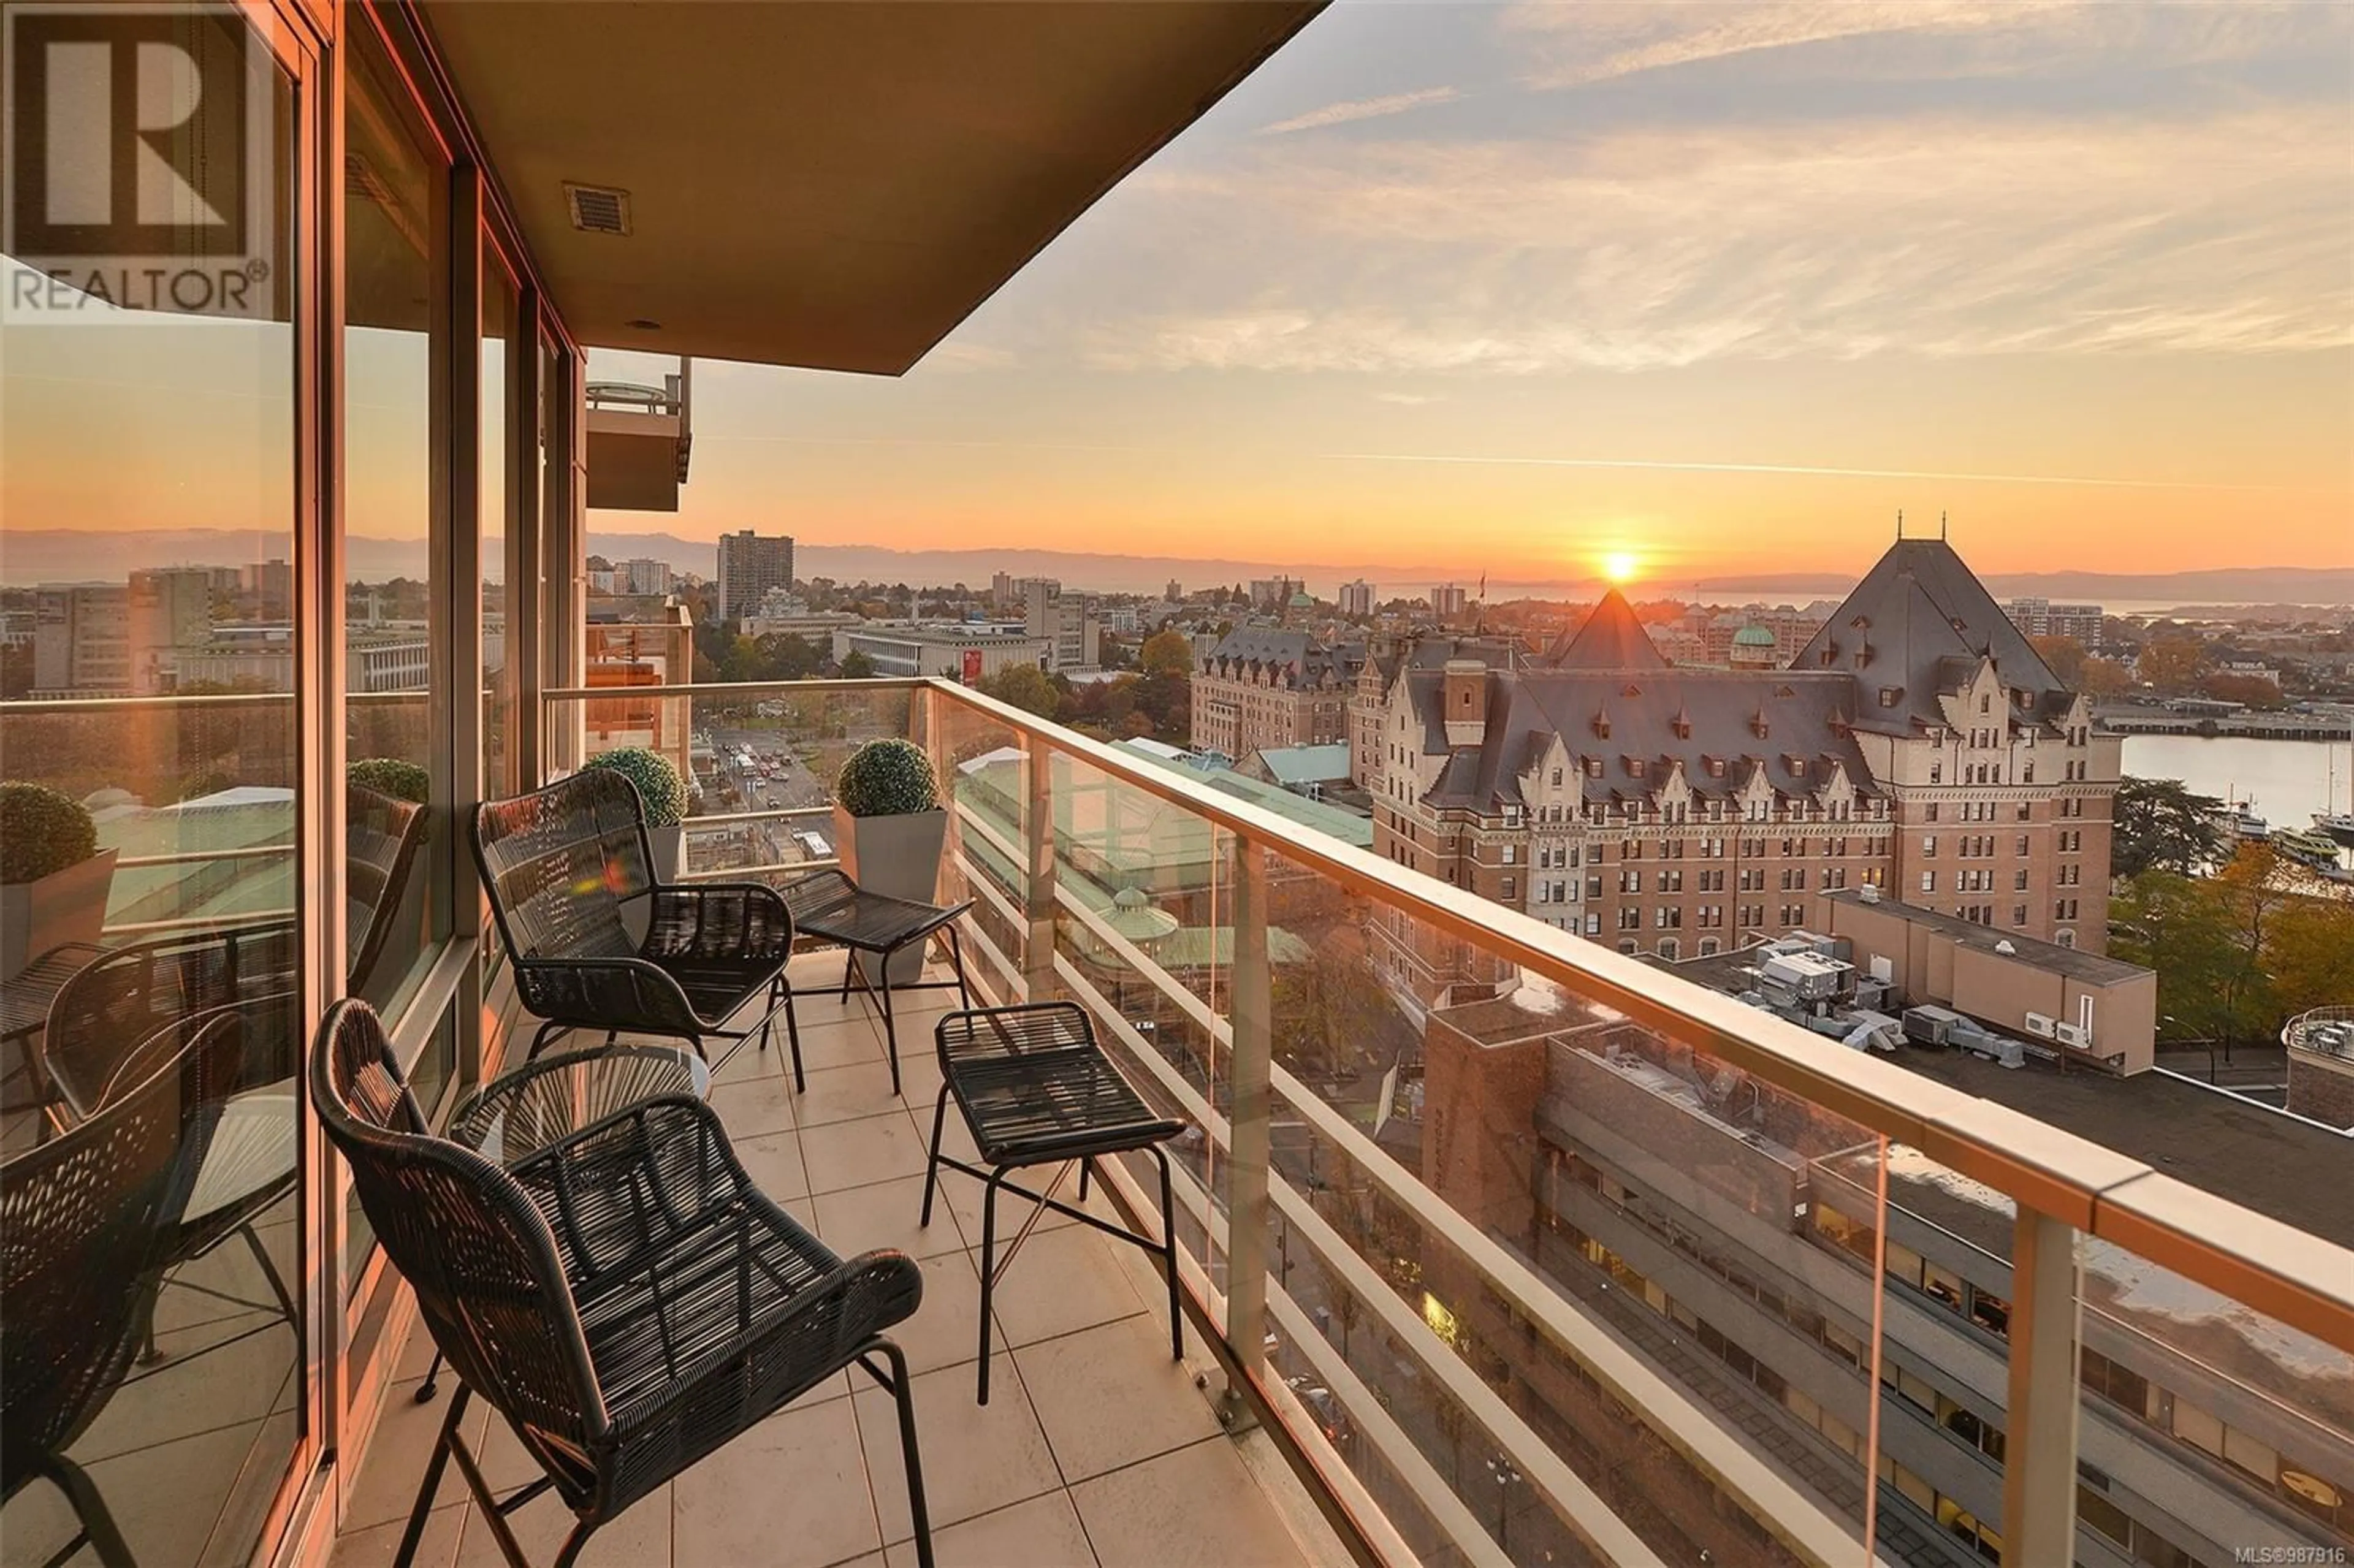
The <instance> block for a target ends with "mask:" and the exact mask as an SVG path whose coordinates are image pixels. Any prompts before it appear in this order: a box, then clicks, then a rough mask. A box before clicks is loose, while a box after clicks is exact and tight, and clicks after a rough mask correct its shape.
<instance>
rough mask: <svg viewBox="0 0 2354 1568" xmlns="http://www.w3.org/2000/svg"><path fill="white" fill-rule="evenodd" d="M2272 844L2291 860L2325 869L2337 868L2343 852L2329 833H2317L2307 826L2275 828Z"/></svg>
mask: <svg viewBox="0 0 2354 1568" xmlns="http://www.w3.org/2000/svg"><path fill="white" fill-rule="evenodd" d="M2272 846H2273V848H2274V849H2276V850H2278V851H2279V852H2280V853H2283V854H2285V855H2286V856H2288V858H2289V859H2291V860H2296V861H2302V862H2304V863H2306V864H2307V865H2311V866H2318V867H2321V868H2323V869H2325V870H2327V869H2333V868H2335V867H2336V866H2337V864H2338V856H2339V855H2340V854H2341V853H2343V852H2342V851H2341V850H2340V849H2339V848H2338V841H2337V840H2336V839H2333V838H2331V837H2330V836H2329V835H2328V834H2327V833H2317V832H2312V831H2311V830H2309V829H2306V828H2280V829H2276V830H2274V833H2273V836H2272Z"/></svg>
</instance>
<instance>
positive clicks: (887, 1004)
mask: <svg viewBox="0 0 2354 1568" xmlns="http://www.w3.org/2000/svg"><path fill="white" fill-rule="evenodd" d="M882 967H883V1048H884V1049H885V1051H887V1052H889V1053H890V1054H891V1097H892V1098H893V1099H895V1100H896V1099H898V1098H899V1097H900V1093H899V1026H898V1024H897V1023H896V1022H895V1021H894V1020H893V1019H892V1017H891V955H890V954H889V953H885V954H884V955H883V966H882Z"/></svg>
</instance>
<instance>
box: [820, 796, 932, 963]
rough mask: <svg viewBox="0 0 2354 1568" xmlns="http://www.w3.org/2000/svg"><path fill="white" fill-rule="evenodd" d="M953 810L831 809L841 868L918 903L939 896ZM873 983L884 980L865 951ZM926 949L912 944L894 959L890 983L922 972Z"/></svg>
mask: <svg viewBox="0 0 2354 1568" xmlns="http://www.w3.org/2000/svg"><path fill="white" fill-rule="evenodd" d="M948 832H949V814H948V811H947V810H945V809H944V808H935V809H934V810H929V811H909V812H906V813H904V814H902V815H899V816H896V817H854V816H852V815H851V814H850V813H849V812H848V811H845V810H843V809H842V808H841V807H840V806H836V807H834V809H833V842H834V846H835V852H836V853H838V854H840V855H841V857H842V869H843V870H844V871H846V872H848V873H849V874H850V879H851V880H852V881H853V882H855V883H856V884H858V885H859V886H860V887H862V888H864V889H865V890H866V891H867V892H869V893H881V894H886V895H889V896H891V897H893V898H909V899H913V900H915V901H916V902H917V903H918V904H936V903H938V901H939V890H940V850H941V848H942V846H943V845H945V844H946V843H947V842H948ZM859 962H860V964H861V965H862V966H864V967H865V973H866V978H867V980H868V981H869V982H870V983H880V977H879V976H878V975H876V973H875V970H874V969H873V968H872V965H873V963H874V959H872V958H871V957H868V956H865V955H862V956H861V957H860V959H859ZM923 967H924V955H923V951H922V949H921V948H920V947H912V946H911V947H909V948H906V949H905V950H904V951H902V952H899V953H897V954H896V955H894V957H893V958H892V959H891V983H892V984H893V985H906V984H907V983H908V982H909V981H911V980H921V979H922V978H923Z"/></svg>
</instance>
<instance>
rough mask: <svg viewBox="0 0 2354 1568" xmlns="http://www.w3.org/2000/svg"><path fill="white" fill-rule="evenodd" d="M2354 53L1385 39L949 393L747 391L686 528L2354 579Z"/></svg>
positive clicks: (1116, 237) (2117, 22)
mask: <svg viewBox="0 0 2354 1568" xmlns="http://www.w3.org/2000/svg"><path fill="white" fill-rule="evenodd" d="M2348 21H2349V19H2348V16H2347V15H2346V14H2345V13H2343V12H2339V11H2332V10H2328V9H2326V8H2322V7H2303V8H2290V9H2281V10H2272V9H2268V10H2255V9H2251V8H2232V9H2229V10H2225V9H2213V8H2200V7H2190V6H2185V7H2169V8H2167V9H2165V10H2161V11H2135V12H2124V11H2116V10H2111V9H2108V8H2103V7H2097V6H2078V5H2034V6H2028V5H2005V6H1981V5H1966V4H1956V5H1936V6H1934V7H1926V8H1910V7H1907V8H1898V9H1892V8H1888V7H1877V6H1862V5H1856V6H1841V7H1832V8H1824V7H1820V6H1799V5H1784V6H1773V5H1768V6H1745V7H1740V8H1736V9H1734V10H1732V11H1723V10H1720V9H1716V8H1712V7H1708V6H1702V5H1690V6H1680V7H1673V8H1669V9H1666V10H1654V9H1649V8H1642V7H1626V6H1594V7H1586V6H1580V7H1575V8H1543V7H1514V8H1479V9H1471V8H1463V7H1427V6H1411V5H1407V6H1363V7H1359V6H1350V5H1341V6H1338V7H1335V8H1334V9H1333V10H1332V11H1331V12H1330V13H1328V14H1327V15H1326V16H1322V17H1320V19H1319V20H1318V21H1317V22H1315V23H1314V24H1313V25H1311V26H1310V27H1309V28H1308V29H1307V30H1306V31H1305V32H1304V33H1303V34H1302V35H1301V37H1299V39H1298V40H1297V41H1296V43H1295V44H1294V46H1293V47H1292V48H1288V49H1287V50H1285V51H1284V52H1283V53H1282V54H1280V55H1278V57H1277V58H1275V59H1273V60H1271V61H1270V62H1269V63H1268V65H1267V68H1266V69H1263V70H1261V71H1260V72H1258V73H1257V74H1256V75H1255V76H1254V77H1253V78H1252V79H1249V80H1248V81H1246V82H1245V83H1244V84H1243V85H1242V86H1241V87H1240V88H1239V89H1238V90H1236V91H1235V93H1234V94H1233V95H1231V96H1230V97H1229V98H1228V99H1227V100H1226V101H1224V102H1222V103H1221V104H1220V105H1219V106H1218V107H1217V108H1216V109H1214V111H1212V112H1211V113H1210V114H1208V115H1207V116H1205V117H1204V120H1203V121H1202V122H1200V123H1199V124H1198V125H1196V126H1195V127H1194V128H1193V130H1191V131H1190V132H1187V134H1186V135H1184V136H1183V137H1181V138H1180V139H1179V140H1178V141H1177V143H1174V144H1173V145H1172V146H1171V147H1170V148H1168V149H1166V150H1165V151H1164V152H1163V153H1162V154H1161V155H1159V156H1158V157H1156V158H1155V159H1153V160H1152V161H1151V162H1150V163H1149V164H1147V165H1146V166H1145V167H1144V168H1143V169H1142V170H1141V171H1140V173H1139V174H1138V175H1137V176H1136V177H1134V178H1132V179H1131V180H1129V181H1128V182H1126V183H1125V184H1124V185H1121V186H1120V187H1119V188H1118V189H1116V190H1115V191H1113V192H1112V193H1110V194H1109V195H1108V196H1107V197H1106V198H1105V199H1104V200H1103V201H1102V202H1100V203H1098V204H1097V207H1095V208H1094V209H1092V210H1091V211H1089V212H1088V213H1087V215H1085V216H1084V217H1081V218H1080V219H1079V221H1078V222H1077V223H1076V224H1075V225H1074V226H1073V227H1072V228H1071V229H1070V230H1069V231H1067V232H1066V234H1065V235H1064V236H1063V237H1062V238H1060V239H1058V240H1057V241H1056V242H1055V244H1053V245H1052V246H1050V247H1049V248H1048V249H1047V250H1046V251H1045V253H1044V255H1042V256H1041V257H1040V259H1039V260H1038V262H1037V263H1036V264H1035V265H1034V266H1033V267H1032V268H1030V269H1029V270H1026V271H1025V272H1024V273H1023V275H1022V276H1020V277H1018V278H1016V279H1015V280H1013V281H1012V282H1011V283H1009V284H1008V285H1007V286H1006V287H1005V288H1004V289H1003V290H1002V291H1000V292H999V293H998V295H997V296H996V297H994V298H993V299H991V301H990V302H987V303H986V304H984V305H983V306H982V307H981V310H979V311H978V312H977V313H975V314H974V315H973V316H972V317H971V318H970V320H969V321H968V322H966V323H964V324H963V325H962V326H960V328H959V329H958V330H957V331H956V332H954V333H953V334H950V336H949V338H948V340H947V341H946V342H945V343H943V344H941V345H940V346H939V347H938V348H937V349H935V350H934V351H933V352H932V354H931V355H929V356H928V358H927V359H926V360H925V361H924V362H923V363H922V364H920V365H918V366H917V367H916V369H915V370H913V371H912V372H910V373H909V374H908V376H906V377H905V378H903V379H900V380H897V381H891V380H882V379H873V380H869V379H859V378H848V377H843V376H822V375H819V374H816V373H806V372H793V371H785V370H774V369H763V368H755V367H750V366H734V365H720V364H705V365H703V366H698V367H697V372H696V382H695V387H696V408H695V413H696V450H695V461H696V469H695V482H693V483H691V484H690V485H689V486H688V487H687V488H686V490H685V492H684V501H683V506H682V510H681V512H680V513H679V514H676V516H675V517H673V518H665V519H662V520H660V525H661V526H663V527H664V528H667V529H668V530H669V531H671V532H673V533H676V534H679V535H683V536H701V535H705V534H706V533H708V534H710V535H714V536H716V534H717V533H719V532H720V531H722V530H725V529H728V528H733V527H737V526H744V525H751V526H755V527H759V528H763V529H774V530H776V531H779V532H790V533H793V534H794V535H796V536H797V537H799V538H801V540H803V541H804V543H805V544H808V545H826V544H845V543H861V544H877V545H880V544H891V545H896V546H902V547H907V548H928V547H949V546H963V547H968V548H970V547H982V546H1008V547H1013V546H1030V547H1045V548H1066V549H1085V548H1087V547H1089V546H1091V545H1095V544H1097V543H1098V542H1099V541H1100V540H1101V538H1102V537H1103V536H1104V535H1105V534H1107V533H1108V532H1119V533H1124V534H1128V535H1152V536H1171V537H1183V538H1185V539H1186V540H1188V541H1189V543H1190V544H1191V545H1192V546H1193V548H1191V549H1189V550H1188V551H1186V552H1183V553H1191V554H1206V555H1218V556H1232V555H1241V556H1256V555H1263V554H1268V553H1272V554H1274V555H1276V556H1278V557H1279V556H1281V555H1282V554H1284V553H1286V552H1284V551H1283V550H1280V549H1278V550H1276V551H1273V552H1269V551H1267V540H1268V538H1269V537H1270V535H1273V536H1277V537H1281V536H1284V535H1297V536H1299V537H1301V538H1314V539H1318V540H1323V539H1330V538H1332V537H1334V536H1336V535H1341V536H1346V537H1349V538H1350V539H1351V540H1352V542H1353V543H1354V544H1355V548H1354V549H1353V550H1352V552H1351V553H1350V558H1351V559H1353V560H1356V561H1358V562H1361V563H1362V565H1363V568H1364V569H1365V570H1367V571H1380V570H1392V571H1395V570H1405V569H1413V568H1420V567H1428V566H1430V565H1431V564H1432V562H1433V558H1434V556H1442V555H1444V554H1445V552H1442V551H1435V550H1434V549H1433V546H1432V541H1434V540H1439V539H1443V540H1446V541H1448V542H1450V545H1451V546H1452V549H1453V551H1454V552H1455V553H1456V554H1457V556H1458V558H1459V559H1460V560H1461V561H1462V562H1463V563H1465V564H1464V565H1463V566H1461V567H1458V568H1457V570H1458V575H1459V574H1460V573H1461V572H1464V571H1469V572H1470V573H1471V574H1473V575H1476V573H1477V572H1478V571H1479V570H1480V569H1486V570H1489V571H1490V572H1491V573H1493V574H1494V575H1495V576H1497V577H1499V578H1503V577H1511V578H1517V579H1523V580H1558V579H1564V578H1577V577H1587V576H1591V575H1594V573H1595V570H1596V566H1597V565H1598V562H1599V559H1600V557H1602V556H1605V555H1606V554H1608V553H1612V552H1628V551H1631V552H1633V553H1635V554H1636V555H1637V556H1638V558H1639V560H1640V563H1641V569H1640V570H1639V571H1638V573H1637V580H1638V582H1640V581H1644V580H1651V581H1668V582H1672V581H1676V580H1681V579H1685V578H1689V577H1692V576H1695V575H1715V576H1724V575H1728V574H1731V575H1742V574H1745V573H1753V572H1759V571H1768V570H1791V569H1816V570H1840V569H1849V568H1858V569H1860V567H1861V564H1862V563H1865V562H1868V561H1869V560H1870V559H1871V558H1872V556H1873V555H1875V554H1876V553H1877V551H1878V550H1879V548H1880V547H1881V546H1882V545H1883V544H1884V542H1885V540H1886V538H1887V536H1888V531H1889V523H1890V519H1891V518H1892V517H1893V514H1894V512H1895V511H1896V510H1897V509H1898V508H1900V507H1901V508H1903V509H1905V510H1906V511H1907V512H1908V514H1910V515H1912V516H1913V517H1914V518H1916V519H1927V518H1930V517H1934V515H1935V514H1936V513H1937V512H1938V511H1939V510H1941V509H1942V510H1948V511H1951V512H1952V513H1953V514H1955V516H1956V522H1957V524H1961V525H1963V526H1966V527H1967V529H1968V531H1969V538H1970V542H1971V550H1972V554H1973V558H1974V559H1976V560H1978V561H1979V562H1981V563H1982V569H1983V570H1985V571H1987V572H1988V573H1989V574H1990V575H2000V574H2004V573H2011V572H2017V571H2022V570H2031V569H2038V568H2041V567H2051V566H2066V567H2098V566H2100V565H2102V564H2104V563H2105V562H2108V561H2112V560H2115V559H2117V558H2120V557H2123V556H2126V554H2127V552H2130V556H2131V560H2132V563H2133V565H2134V566H2135V567H2138V568H2142V569H2147V570H2153V571H2156V570H2173V569H2191V568H2197V567H2219V566H2227V565H2238V564H2247V563H2254V562H2257V561H2262V562H2264V563H2266V564H2271V563H2282V564H2296V565H2308V566H2339V565H2348V564H2354V475H2349V471H2348V468H2347V465H2346V463H2345V461H2344V459H2345V451H2346V442H2347V437H2348V432H2349V429H2354V392H2349V387H2354V376H2349V369H2354V358H2349V350H2348V345H2349V341H2354V289H2349V283H2348V279H2347V276H2346V271H2345V268H2344V266H2343V260H2344V258H2345V257H2346V256H2347V255H2348V254H2349V251H2354V200H2349V196H2348V194H2347V193H2348V179H2347V175H2348V173H2349V170H2348V166H2347V159H2346V156H2345V153H2344V149H2345V148H2346V147H2347V146H2348V145H2349V142H2354V119H2349V97H2348V93H2347V90H2346V89H2347V83H2346V79H2345V73H2344V71H2343V70H2342V69H2339V68H2338V66H2336V65H2333V64H2332V63H2331V62H2333V61H2341V62H2342V60H2343V58H2344V57H2345V53H2346V48H2347V44H2348V40H2349V26H2348ZM659 365H660V362H659V361H658V360H655V359H652V358H651V357H648V358H644V359H642V360H641V359H639V358H637V357H635V356H627V355H599V374H600V375H603V374H607V373H608V372H609V371H610V372H619V373H625V374H634V373H638V372H642V373H644V374H647V375H652V374H653V373H655V372H656V371H657V369H658V368H659ZM598 521H599V525H600V526H603V527H608V528H615V527H621V528H626V527H631V526H642V525H643V524H642V522H641V521H639V520H637V519H633V518H632V517H631V516H630V515H629V514H599V519H598ZM1303 553H1309V554H1317V555H1318V556H1319V558H1321V559H1332V558H1334V557H1335V552H1333V551H1331V550H1330V549H1325V550H1323V551H1320V552H1314V551H1311V552H1303Z"/></svg>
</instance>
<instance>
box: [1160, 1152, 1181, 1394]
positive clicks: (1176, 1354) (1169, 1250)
mask: <svg viewBox="0 0 2354 1568" xmlns="http://www.w3.org/2000/svg"><path fill="white" fill-rule="evenodd" d="M1152 1158H1153V1159H1154V1160H1158V1161H1159V1162H1160V1165H1161V1266H1162V1267H1163V1268H1165V1269H1166V1270H1167V1271H1168V1274H1169V1359H1170V1360H1171V1361H1183V1360H1184V1359H1185V1316H1184V1313H1183V1312H1182V1310H1180V1308H1178V1305H1177V1204H1176V1201H1175V1200H1174V1199H1173V1198H1172V1197H1171V1196H1170V1192H1169V1156H1168V1154H1167V1153H1166V1152H1165V1151H1164V1150H1162V1149H1161V1146H1160V1145H1159V1144H1157V1143H1156V1144H1154V1145H1153V1146H1152Z"/></svg>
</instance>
